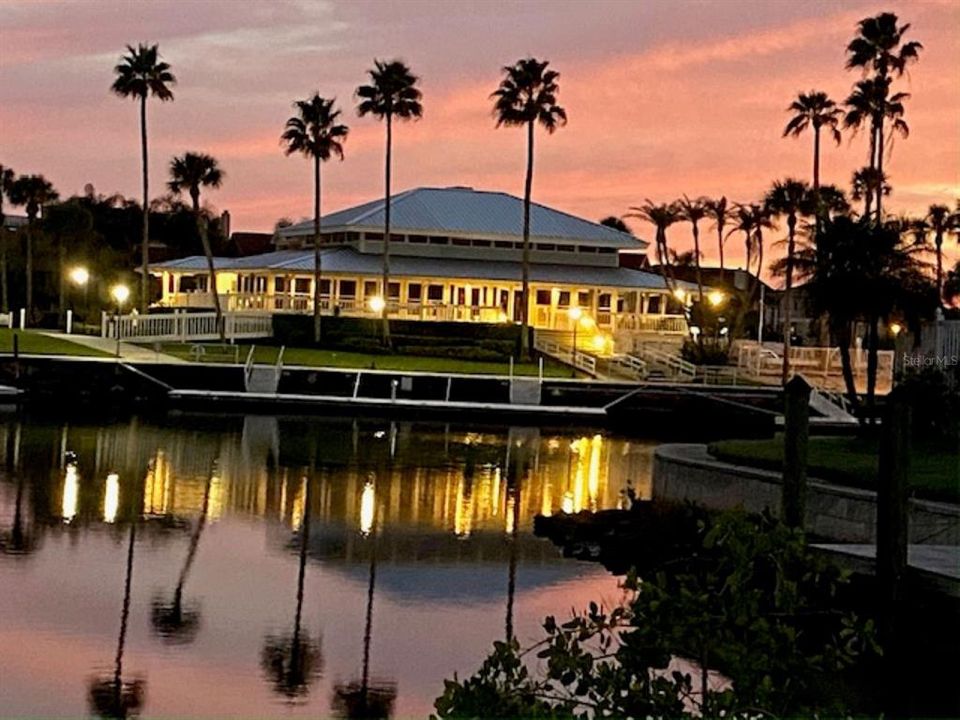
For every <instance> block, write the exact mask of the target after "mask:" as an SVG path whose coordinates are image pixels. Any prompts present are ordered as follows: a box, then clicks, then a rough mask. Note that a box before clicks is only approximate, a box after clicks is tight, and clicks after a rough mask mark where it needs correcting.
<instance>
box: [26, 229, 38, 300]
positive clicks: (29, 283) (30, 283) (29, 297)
mask: <svg viewBox="0 0 960 720" xmlns="http://www.w3.org/2000/svg"><path fill="white" fill-rule="evenodd" d="M35 219H36V218H35V216H33V215H31V216H30V217H29V218H28V219H27V253H26V254H27V316H28V317H30V318H32V317H33V225H34V220H35Z"/></svg>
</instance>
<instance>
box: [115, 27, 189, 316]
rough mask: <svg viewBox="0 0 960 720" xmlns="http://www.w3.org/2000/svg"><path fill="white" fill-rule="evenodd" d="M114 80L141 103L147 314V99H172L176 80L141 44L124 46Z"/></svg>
mask: <svg viewBox="0 0 960 720" xmlns="http://www.w3.org/2000/svg"><path fill="white" fill-rule="evenodd" d="M113 71H114V73H115V74H116V76H117V77H116V79H115V80H114V81H113V85H112V86H111V87H110V89H111V90H112V91H113V92H114V93H115V94H117V95H119V96H120V97H124V98H133V99H134V100H139V101H140V155H141V161H142V165H141V170H142V173H143V175H142V177H143V234H142V237H141V241H140V242H141V244H140V252H141V262H142V266H141V273H142V277H141V278H140V283H141V285H140V311H141V312H146V311H147V305H148V304H149V300H150V297H149V296H150V275H149V274H148V264H149V260H150V257H149V244H150V213H149V208H150V191H149V185H150V183H149V175H148V173H147V98H148V97H155V98H159V99H160V101H161V102H167V101H168V100H171V101H172V100H173V91H172V90H170V86H171V85H175V84H176V82H177V79H176V78H175V77H174V76H173V73H172V72H170V65H168V64H167V63H165V62H163V61H162V60H160V53H159V46H157V45H143V44H140V45H138V46H137V47H136V48H134V47H133V46H132V45H127V54H126V55H124V56H123V57H122V58H120V63H119V64H118V65H117V66H116V67H115V68H114V69H113Z"/></svg>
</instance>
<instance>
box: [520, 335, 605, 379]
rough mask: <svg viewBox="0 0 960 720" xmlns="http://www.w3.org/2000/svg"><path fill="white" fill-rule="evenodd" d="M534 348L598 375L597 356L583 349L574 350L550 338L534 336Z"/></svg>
mask: <svg viewBox="0 0 960 720" xmlns="http://www.w3.org/2000/svg"><path fill="white" fill-rule="evenodd" d="M533 349H534V350H536V351H537V352H541V353H543V354H544V355H549V356H550V357H552V358H554V359H556V360H559V361H560V362H563V363H566V364H567V365H571V366H573V367H575V368H576V369H577V370H583V372H585V373H587V374H588V375H592V376H593V377H596V376H597V358H596V357H594V356H593V355H590V354H589V353H585V352H583V351H582V350H574V349H573V348H572V347H569V346H568V345H562V344H560V343H558V342H556V341H555V340H551V339H549V338H544V337H539V336H536V335H535V336H534V339H533Z"/></svg>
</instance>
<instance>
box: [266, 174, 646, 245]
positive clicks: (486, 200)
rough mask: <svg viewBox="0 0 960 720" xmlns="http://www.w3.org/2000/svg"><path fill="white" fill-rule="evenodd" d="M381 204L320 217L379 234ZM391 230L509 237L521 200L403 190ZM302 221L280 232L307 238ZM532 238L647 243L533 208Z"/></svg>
mask: <svg viewBox="0 0 960 720" xmlns="http://www.w3.org/2000/svg"><path fill="white" fill-rule="evenodd" d="M385 207H386V203H385V202H384V200H383V199H379V200H373V201H371V202H367V203H364V204H362V205H357V206H355V207H351V208H347V209H345V210H339V211H337V212H335V213H330V214H329V215H324V216H323V217H322V218H321V222H322V224H323V228H324V230H325V231H334V230H336V231H343V230H370V231H374V232H376V231H378V230H379V231H380V232H382V231H383V224H384V208H385ZM390 227H391V231H396V232H406V233H415V234H433V235H447V234H454V235H470V236H476V237H510V238H516V239H519V238H520V237H521V236H522V234H523V200H521V199H520V198H518V197H514V196H513V195H508V194H507V193H503V192H494V191H488V190H474V189H473V188H467V187H447V188H428V187H420V188H414V189H412V190H407V191H406V192H402V193H400V194H398V195H394V196H393V197H392V198H391V203H390ZM312 232H313V221H312V220H306V221H304V222H301V223H297V224H296V225H291V226H290V227H287V228H284V229H282V230H281V231H280V233H281V235H283V236H284V237H291V236H302V235H309V234H311V233H312ZM530 236H531V237H532V238H536V239H550V240H559V241H568V242H574V243H578V244H581V245H596V246H604V247H614V248H622V249H641V250H642V249H644V248H646V247H647V244H648V243H647V242H646V241H645V240H641V239H639V238H636V237H634V236H633V235H630V234H628V233H624V232H620V231H619V230H614V229H613V228H610V227H607V226H606V225H601V224H600V223H595V222H591V221H590V220H584V219H583V218H579V217H576V216H574V215H570V214H569V213H565V212H561V211H560V210H554V209H553V208H549V207H547V206H545V205H540V204H538V203H531V206H530Z"/></svg>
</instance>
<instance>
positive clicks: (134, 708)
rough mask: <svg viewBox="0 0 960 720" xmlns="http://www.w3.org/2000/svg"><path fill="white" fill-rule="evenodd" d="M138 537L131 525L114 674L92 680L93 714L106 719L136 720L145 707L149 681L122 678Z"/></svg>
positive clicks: (134, 527) (90, 688)
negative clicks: (128, 719)
mask: <svg viewBox="0 0 960 720" xmlns="http://www.w3.org/2000/svg"><path fill="white" fill-rule="evenodd" d="M136 537H137V523H136V522H132V523H130V540H129V543H128V545H127V573H126V579H125V580H124V583H123V605H122V609H121V611H120V637H119V638H118V639H117V655H116V659H115V660H114V670H113V674H112V675H100V676H98V677H94V678H92V679H91V680H90V686H89V696H88V697H89V702H90V711H91V712H92V713H93V714H95V715H97V716H99V717H103V718H128V717H136V716H137V715H139V714H140V710H141V709H142V707H143V700H144V694H145V691H146V680H144V679H143V678H141V677H134V678H133V679H128V680H125V679H124V678H123V651H124V646H125V644H126V639H127V621H128V619H129V617H130V585H131V583H132V582H133V550H134V545H135V542H136Z"/></svg>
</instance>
